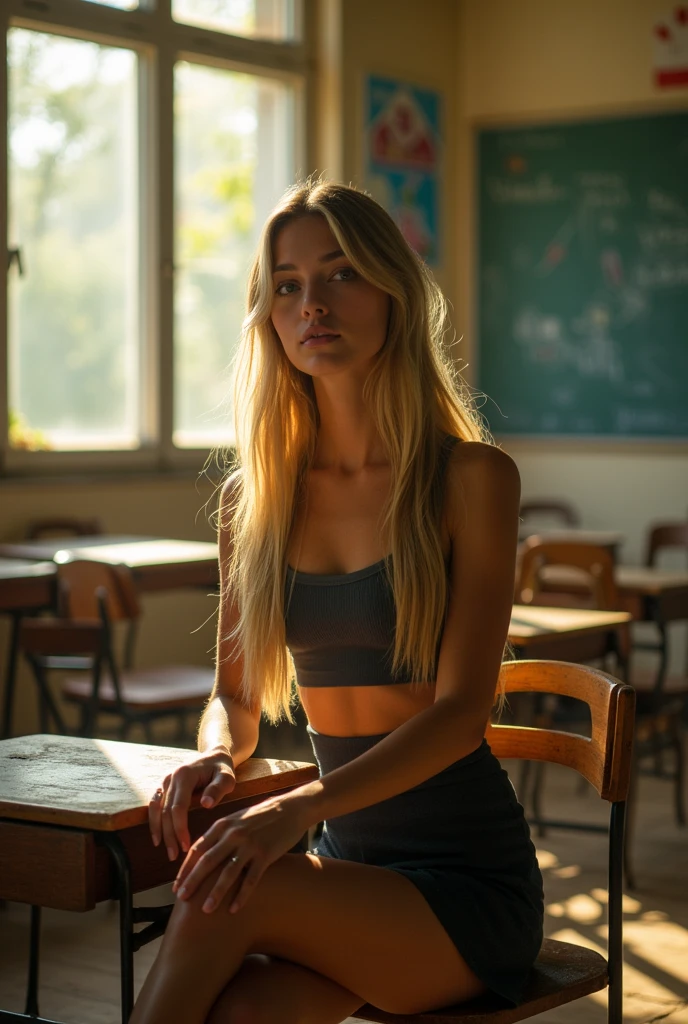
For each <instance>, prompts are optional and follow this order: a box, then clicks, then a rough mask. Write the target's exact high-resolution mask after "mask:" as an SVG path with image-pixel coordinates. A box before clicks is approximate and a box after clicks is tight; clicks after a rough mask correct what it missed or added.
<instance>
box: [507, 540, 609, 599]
mask: <svg viewBox="0 0 688 1024" xmlns="http://www.w3.org/2000/svg"><path fill="white" fill-rule="evenodd" d="M552 566H557V567H559V566H565V567H568V568H572V569H576V570H578V572H577V573H576V574H575V575H574V577H573V578H572V580H571V590H572V591H573V593H574V594H576V593H578V594H579V593H580V589H581V586H582V587H583V589H585V588H587V589H588V590H589V593H590V596H591V602H589V606H591V607H593V608H597V609H598V610H599V611H618V610H619V608H620V600H619V593H618V589H617V586H616V582H615V580H614V559H613V558H612V555H611V553H610V552H609V550H608V549H607V548H603V547H600V546H599V545H597V544H581V543H578V541H566V542H562V541H548V540H545V539H543V538H542V537H539V536H537V535H534V536H532V537H528V539H527V540H526V541H524V542H523V546H522V548H521V559H520V571H519V578H518V583H517V585H516V603H518V604H537V603H538V599H539V597H540V595H542V593H543V590H544V589H545V581H544V580H543V572H542V570H543V569H545V568H547V567H552ZM583 574H584V575H583ZM547 589H548V591H549V592H556V593H559V594H562V593H564V594H565V593H566V590H567V584H566V580H565V579H564V580H562V581H561V582H559V581H557V582H556V584H555V583H554V582H553V581H551V580H550V581H549V585H548V588H547ZM548 596H549V595H548ZM542 603H543V604H544V603H558V604H560V603H561V601H560V600H556V601H555V600H553V599H551V600H549V601H547V600H542ZM569 603H570V604H571V605H572V606H575V604H576V603H577V602H576V601H575V600H571V601H570V602H569ZM578 603H579V604H580V601H578Z"/></svg>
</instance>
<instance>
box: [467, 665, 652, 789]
mask: <svg viewBox="0 0 688 1024" xmlns="http://www.w3.org/2000/svg"><path fill="white" fill-rule="evenodd" d="M500 684H501V685H503V687H504V690H505V692H506V693H507V694H509V693H523V692H529V693H553V694H558V695H560V696H566V697H575V698H576V699H577V700H581V701H584V702H585V703H586V704H587V705H588V707H589V709H590V718H591V722H592V735H591V737H590V738H588V737H585V736H580V735H578V734H576V733H563V732H560V731H559V730H555V729H545V728H530V727H524V726H518V725H500V724H499V723H492V724H490V725H489V726H488V728H487V732H486V737H487V740H488V742H489V744H490V746H491V747H492V749H493V751H494V753H495V754H496V756H497V757H500V758H526V759H528V760H533V761H551V762H554V763H556V764H562V765H566V766H569V767H571V768H575V769H576V771H578V772H580V774H581V775H583V776H584V777H585V778H586V779H587V780H588V782H590V784H591V785H592V786H594V787H595V789H596V790H597V792H598V794H599V796H600V797H602V799H604V800H625V799H626V794H627V793H628V782H629V776H630V751H631V747H632V743H633V718H634V710H635V693H634V691H633V688H632V687H630V686H627V685H626V684H625V683H622V682H620V681H619V680H618V679H615V678H614V677H613V676H610V675H609V674H608V673H606V672H602V671H600V670H599V669H595V668H591V667H589V666H587V665H574V664H570V663H568V662H561V661H514V662H506V663H505V664H504V665H502V670H501V673H500Z"/></svg>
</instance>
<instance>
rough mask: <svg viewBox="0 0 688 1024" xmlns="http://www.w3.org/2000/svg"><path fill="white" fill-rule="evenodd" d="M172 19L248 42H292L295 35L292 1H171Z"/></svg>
mask: <svg viewBox="0 0 688 1024" xmlns="http://www.w3.org/2000/svg"><path fill="white" fill-rule="evenodd" d="M172 17H173V18H174V19H175V20H176V21H183V22H185V23H186V24H187V25H199V26H200V27H201V28H211V29H215V31H217V32H231V34H232V35H235V36H248V37H249V38H251V39H293V38H294V34H295V33H294V0H172Z"/></svg>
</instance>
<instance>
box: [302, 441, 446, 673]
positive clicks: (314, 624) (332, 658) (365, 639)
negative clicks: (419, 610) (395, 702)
mask: <svg viewBox="0 0 688 1024" xmlns="http://www.w3.org/2000/svg"><path fill="white" fill-rule="evenodd" d="M457 440H458V438H453V437H447V438H446V439H445V441H444V443H443V445H442V449H441V455H440V461H439V467H438V471H439V472H440V474H441V475H442V477H443V476H444V470H445V467H446V464H447V459H448V457H449V453H450V452H451V450H452V448H453V447H454V444H455V443H456V442H457ZM389 557H390V556H387V558H389ZM386 561H387V559H384V558H383V559H381V560H380V561H379V562H374V563H373V564H372V565H366V566H364V568H363V569H357V570H356V572H348V573H338V574H320V573H309V572H298V571H295V570H294V569H292V568H291V566H287V579H286V587H285V625H286V637H287V646H288V648H289V650H290V652H291V656H292V658H293V660H294V667H295V669H296V680H297V682H298V684H299V686H384V685H386V684H390V683H410V682H412V681H413V677H412V676H411V675H410V674H408V673H407V672H404V671H402V672H397V673H393V672H392V654H393V650H394V636H395V630H396V610H395V607H394V595H393V592H392V587H391V584H390V582H389V579H388V574H387V572H386Z"/></svg>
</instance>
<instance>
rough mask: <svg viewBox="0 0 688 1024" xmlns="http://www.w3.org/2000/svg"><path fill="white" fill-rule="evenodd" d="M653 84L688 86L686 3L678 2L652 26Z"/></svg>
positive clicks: (687, 20) (670, 86)
mask: <svg viewBox="0 0 688 1024" xmlns="http://www.w3.org/2000/svg"><path fill="white" fill-rule="evenodd" d="M654 39H655V60H654V67H655V85H657V86H658V87H659V88H660V89H667V88H672V87H675V86H688V5H686V4H680V5H679V6H678V7H675V8H674V10H673V11H672V12H671V13H670V14H668V15H667V16H666V17H665V18H662V20H661V21H658V22H657V24H656V25H655V27H654Z"/></svg>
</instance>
